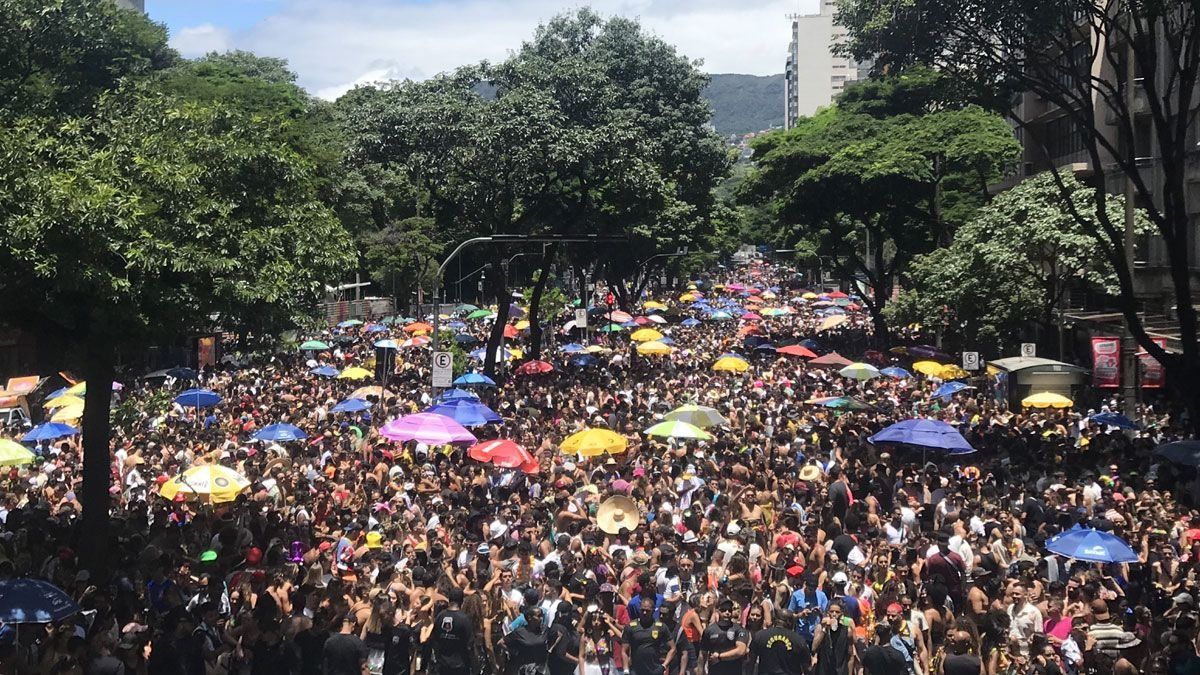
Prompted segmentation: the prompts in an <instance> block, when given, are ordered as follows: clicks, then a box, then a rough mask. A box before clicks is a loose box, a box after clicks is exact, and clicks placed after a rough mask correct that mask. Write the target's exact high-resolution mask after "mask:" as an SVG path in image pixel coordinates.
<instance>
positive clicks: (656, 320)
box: [646, 314, 667, 326]
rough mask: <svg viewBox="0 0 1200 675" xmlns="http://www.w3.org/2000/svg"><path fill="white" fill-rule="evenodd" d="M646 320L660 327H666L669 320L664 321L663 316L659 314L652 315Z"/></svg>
mask: <svg viewBox="0 0 1200 675" xmlns="http://www.w3.org/2000/svg"><path fill="white" fill-rule="evenodd" d="M646 320H647V321H649V322H650V323H656V324H659V325H660V326H661V325H664V324H666V323H667V320H666V319H664V318H663V317H662V316H661V315H659V314H651V315H649V316H647V317H646Z"/></svg>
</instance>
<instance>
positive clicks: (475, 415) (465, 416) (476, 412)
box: [425, 398, 504, 427]
mask: <svg viewBox="0 0 1200 675" xmlns="http://www.w3.org/2000/svg"><path fill="white" fill-rule="evenodd" d="M425 412H427V413H434V414H437V415H445V416H446V417H449V418H450V419H452V420H454V421H455V422H458V423H459V424H461V425H463V426H464V427H481V426H483V425H485V424H499V423H501V422H503V421H504V420H503V419H501V418H500V415H498V414H496V411H494V410H492V409H491V408H489V407H487V406H486V405H484V404H482V403H480V402H479V401H478V400H476V399H469V398H458V399H454V400H451V401H442V402H440V403H436V404H434V405H432V406H430V407H429V408H426V409H425Z"/></svg>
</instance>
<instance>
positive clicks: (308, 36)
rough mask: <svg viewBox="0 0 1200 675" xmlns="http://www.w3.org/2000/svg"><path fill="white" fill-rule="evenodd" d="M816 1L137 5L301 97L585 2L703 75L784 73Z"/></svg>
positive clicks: (508, 36) (197, 49) (513, 34)
mask: <svg viewBox="0 0 1200 675" xmlns="http://www.w3.org/2000/svg"><path fill="white" fill-rule="evenodd" d="M816 2H817V0H740V1H739V0H592V1H591V2H586V3H585V2H580V1H578V0H146V13H147V14H149V15H150V18H152V19H154V20H156V21H160V22H163V23H165V24H166V25H167V28H168V29H169V30H170V32H171V44H172V45H173V46H174V47H175V48H176V49H178V50H179V51H180V52H181V53H182V54H183V55H184V56H188V57H194V56H199V55H202V54H204V53H206V52H208V51H213V50H216V51H223V50H227V49H247V50H250V51H253V52H256V53H259V54H263V55H266V56H278V57H282V58H286V59H287V60H288V61H289V63H291V66H292V68H293V70H295V71H296V72H297V73H298V74H299V76H300V83H301V84H302V85H304V86H305V87H306V88H307V89H308V90H309V91H311V92H313V93H315V94H317V95H320V96H324V97H326V98H336V97H337V96H338V95H340V94H341V93H342V92H344V91H345V90H346V89H349V88H350V87H351V86H353V85H355V84H360V83H369V82H375V81H382V80H389V79H403V78H413V79H422V78H426V77H429V76H431V75H434V74H437V73H439V72H443V71H446V70H450V69H453V68H454V67H455V66H458V65H462V64H465V63H471V62H475V61H479V60H483V59H488V60H499V59H503V58H504V57H505V56H507V55H508V54H509V53H510V52H511V51H512V50H514V49H516V48H517V47H519V46H520V44H521V41H522V40H523V39H525V38H527V37H529V36H530V35H531V34H532V33H533V31H534V29H535V28H536V27H537V25H538V24H539V23H541V22H544V21H546V20H548V19H549V18H551V17H552V16H554V15H555V14H558V13H561V12H563V11H568V10H571V9H574V8H576V7H580V6H583V5H585V4H587V5H591V6H592V7H593V8H594V9H596V10H597V11H599V12H601V13H602V14H609V15H622V16H629V17H633V18H637V19H639V20H640V21H641V22H642V25H643V26H645V27H646V28H647V29H649V30H650V31H652V32H653V33H655V34H657V35H659V36H661V37H662V38H664V39H665V40H667V41H668V42H671V43H672V44H674V45H676V47H677V48H678V49H679V51H680V53H682V54H684V55H686V56H688V57H689V58H692V59H702V60H703V61H704V65H703V66H702V67H703V69H704V70H706V71H708V72H722V73H729V72H734V73H753V74H757V75H768V74H775V73H780V72H783V62H784V57H785V52H786V49H787V41H788V37H789V35H790V26H789V23H788V21H787V18H786V16H787V14H789V13H793V12H812V11H815V10H816Z"/></svg>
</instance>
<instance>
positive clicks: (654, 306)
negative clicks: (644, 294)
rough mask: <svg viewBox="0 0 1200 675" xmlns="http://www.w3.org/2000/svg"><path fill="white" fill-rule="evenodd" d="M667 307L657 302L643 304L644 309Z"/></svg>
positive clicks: (648, 301) (651, 301)
mask: <svg viewBox="0 0 1200 675" xmlns="http://www.w3.org/2000/svg"><path fill="white" fill-rule="evenodd" d="M666 308H667V306H666V305H664V304H662V303H661V302H659V301H657V300H647V301H645V302H643V303H642V309H666Z"/></svg>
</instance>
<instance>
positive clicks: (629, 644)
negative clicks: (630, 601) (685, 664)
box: [621, 612, 671, 675]
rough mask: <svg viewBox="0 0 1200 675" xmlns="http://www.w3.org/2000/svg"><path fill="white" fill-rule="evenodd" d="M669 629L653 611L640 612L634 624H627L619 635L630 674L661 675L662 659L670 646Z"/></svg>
mask: <svg viewBox="0 0 1200 675" xmlns="http://www.w3.org/2000/svg"><path fill="white" fill-rule="evenodd" d="M669 633H670V631H668V630H667V627H666V626H664V625H663V623H662V622H661V621H659V620H658V619H655V618H654V613H653V612H642V613H641V614H640V615H639V616H638V621H637V623H636V624H629V625H628V626H626V627H625V632H624V633H623V634H622V635H621V642H622V643H624V645H625V663H627V664H629V672H630V675H663V659H664V658H665V657H666V655H667V649H668V648H669V647H670V641H671V636H670V635H669Z"/></svg>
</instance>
